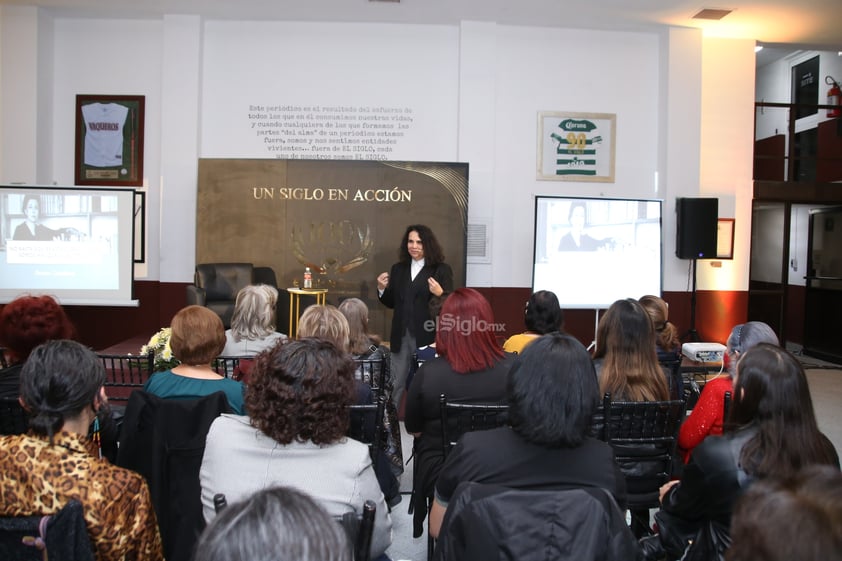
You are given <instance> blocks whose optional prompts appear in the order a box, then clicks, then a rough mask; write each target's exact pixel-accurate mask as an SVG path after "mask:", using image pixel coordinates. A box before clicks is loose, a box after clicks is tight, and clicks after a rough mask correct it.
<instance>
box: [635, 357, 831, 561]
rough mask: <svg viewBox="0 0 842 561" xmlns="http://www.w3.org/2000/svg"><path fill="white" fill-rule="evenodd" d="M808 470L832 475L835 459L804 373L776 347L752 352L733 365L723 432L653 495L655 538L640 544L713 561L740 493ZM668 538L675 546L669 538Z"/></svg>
mask: <svg viewBox="0 0 842 561" xmlns="http://www.w3.org/2000/svg"><path fill="white" fill-rule="evenodd" d="M729 427H733V428H729ZM812 464H827V465H831V466H835V467H836V469H838V468H839V457H838V455H837V453H836V450H835V449H834V447H833V444H831V442H830V441H829V440H828V439H827V437H825V435H823V434H822V433H821V432H820V431H819V429H818V426H817V424H816V416H815V413H814V411H813V402H812V400H811V398H810V390H809V387H808V386H807V377H806V375H805V374H804V369H803V368H802V367H801V364H800V363H799V362H798V360H797V359H796V358H795V357H794V356H792V355H791V354H790V353H788V352H787V351H785V350H784V349H782V348H780V347H778V346H775V345H771V344H768V343H760V344H758V345H755V346H754V347H752V348H751V349H749V350H748V351H745V353H744V354H743V356H742V358H740V359H739V362H738V363H737V371H736V377H735V379H734V398H733V401H732V402H731V409H730V411H729V414H728V422H727V423H726V432H725V433H724V434H723V435H722V436H711V437H709V438H706V439H705V441H704V442H702V443H701V444H700V445H699V446H697V447H696V449H695V450H693V453H692V454H691V455H690V461H689V463H688V464H687V465H686V466H685V469H684V472H683V475H682V478H681V480H680V481H670V482H669V483H667V484H666V485H664V486H663V487H662V488H661V510H660V511H659V512H658V513H657V514H656V515H655V520H656V522H657V524H658V527H659V535H658V536H652V538H645V540H646V544H647V546H651V545H653V543H654V539H658V538H659V537H660V538H661V539H660V541H659V542H658V543H654V545H661V546H663V547H664V548H665V549H666V552H667V554H669V555H671V556H675V557H676V558H677V557H680V556H681V555H682V554H684V549H685V548H686V546H687V544H688V543H690V542H692V543H693V544H694V545H693V546H692V547H693V548H699V549H697V550H696V551H694V552H693V553H692V554H690V555H691V557H689V558H697V557H692V556H693V555H702V556H703V557H698V558H704V559H717V558H720V559H721V558H722V552H723V551H724V550H725V549H726V548H727V547H728V544H729V543H730V534H729V528H730V525H731V513H732V511H733V507H734V502H735V501H736V500H737V498H739V496H740V495H741V494H742V492H743V491H744V490H745V489H746V487H747V486H748V485H749V484H750V483H751V482H752V481H754V480H761V479H764V478H767V477H770V476H776V477H789V476H791V475H793V474H795V473H796V472H797V471H798V470H799V469H800V468H802V467H805V466H809V465H812ZM675 535H678V536H681V538H682V539H678V540H674V539H671V538H670V536H675ZM647 549H649V548H647Z"/></svg>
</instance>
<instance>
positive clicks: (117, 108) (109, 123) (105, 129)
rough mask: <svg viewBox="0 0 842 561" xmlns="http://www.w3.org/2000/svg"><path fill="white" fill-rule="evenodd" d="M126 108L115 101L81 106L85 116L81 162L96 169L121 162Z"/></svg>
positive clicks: (121, 163) (127, 112)
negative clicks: (83, 152)
mask: <svg viewBox="0 0 842 561" xmlns="http://www.w3.org/2000/svg"><path fill="white" fill-rule="evenodd" d="M128 114H129V108H128V107H126V106H124V105H120V104H118V103H90V104H88V105H83V106H82V117H83V118H84V119H85V129H86V131H87V132H86V134H85V165H88V166H94V167H98V168H104V167H111V166H120V165H123V126H124V125H125V123H126V116H127V115H128Z"/></svg>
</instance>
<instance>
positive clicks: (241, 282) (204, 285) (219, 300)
mask: <svg viewBox="0 0 842 561" xmlns="http://www.w3.org/2000/svg"><path fill="white" fill-rule="evenodd" d="M250 284H268V285H271V286H274V287H275V288H277V287H278V282H277V279H276V277H275V271H274V270H272V268H271V267H255V266H254V265H253V264H252V263H200V264H198V265H196V273H195V276H194V280H193V284H192V285H189V286H187V305H192V304H196V305H199V306H205V307H207V308H209V309H211V310H213V311H214V312H216V314H217V315H219V317H220V318H221V319H222V324H223V325H224V326H225V329H228V328H229V327H231V316H232V315H233V313H234V303H235V302H236V300H237V293H238V292H239V291H240V289H242V288H243V287H246V286H248V285H250ZM281 300H282V298H281V297H280V295H279V297H278V302H280V301H281Z"/></svg>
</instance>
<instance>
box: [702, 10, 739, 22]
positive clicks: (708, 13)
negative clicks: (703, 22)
mask: <svg viewBox="0 0 842 561" xmlns="http://www.w3.org/2000/svg"><path fill="white" fill-rule="evenodd" d="M733 11H734V10H718V9H716V8H705V9H703V10H702V11H701V12H699V13H698V14H696V15H695V16H693V19H710V20H720V19H722V18H724V17H725V16H727V15H728V14H730V13H731V12H733Z"/></svg>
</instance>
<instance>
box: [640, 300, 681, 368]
mask: <svg viewBox="0 0 842 561" xmlns="http://www.w3.org/2000/svg"><path fill="white" fill-rule="evenodd" d="M639 302H640V305H641V306H643V309H644V310H646V313H647V314H649V317H650V318H651V319H652V326H653V327H654V328H655V345H656V347H655V348H656V349H657V351H658V356H659V358H660V356H661V355H676V354H678V355H680V354H681V340H680V339H679V338H678V329H677V328H676V327H675V325H673V324H672V323H670V321H669V305H668V304H667V303H666V302H665V301H664V300H663V299H662V298H660V297H658V296H653V295H651V294H647V295H646V296H642V297H641V298H640V300H639Z"/></svg>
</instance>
